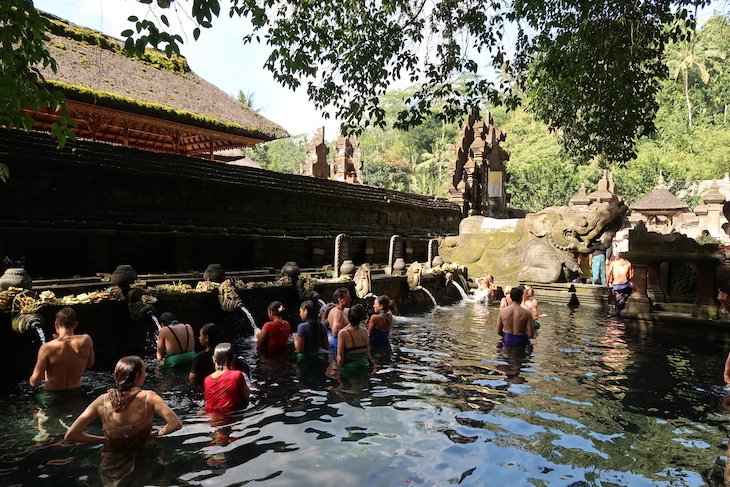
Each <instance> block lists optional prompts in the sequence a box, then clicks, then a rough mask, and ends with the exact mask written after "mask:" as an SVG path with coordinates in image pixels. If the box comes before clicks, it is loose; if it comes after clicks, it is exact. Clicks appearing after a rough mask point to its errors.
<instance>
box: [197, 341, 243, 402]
mask: <svg viewBox="0 0 730 487" xmlns="http://www.w3.org/2000/svg"><path fill="white" fill-rule="evenodd" d="M234 359H235V356H234V355H233V351H232V350H231V344H230V343H219V344H218V345H217V346H216V347H215V350H214V351H213V363H214V364H215V369H216V370H215V372H213V373H212V374H210V375H209V376H207V377H206V378H205V380H204V381H203V387H204V389H205V410H206V411H207V412H209V413H213V414H229V413H232V412H233V411H236V410H238V409H242V408H243V407H245V405H246V402H247V401H248V396H249V394H250V390H249V388H248V386H247V385H246V379H245V378H244V377H243V373H242V372H241V371H240V370H233V368H232V363H233V360H234Z"/></svg>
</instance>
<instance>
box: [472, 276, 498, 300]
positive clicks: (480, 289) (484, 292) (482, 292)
mask: <svg viewBox="0 0 730 487" xmlns="http://www.w3.org/2000/svg"><path fill="white" fill-rule="evenodd" d="M496 289H497V287H496V286H495V285H494V277H492V276H490V275H486V276H483V277H479V278H477V288H476V289H475V290H474V299H475V300H476V301H477V302H479V303H486V304H492V301H494V291H495V290H496Z"/></svg>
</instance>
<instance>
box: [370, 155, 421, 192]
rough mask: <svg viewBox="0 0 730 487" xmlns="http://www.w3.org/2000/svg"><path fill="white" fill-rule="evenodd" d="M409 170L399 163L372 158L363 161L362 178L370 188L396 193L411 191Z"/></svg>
mask: <svg viewBox="0 0 730 487" xmlns="http://www.w3.org/2000/svg"><path fill="white" fill-rule="evenodd" d="M411 175H412V172H411V169H410V168H409V167H408V166H407V165H405V164H403V163H399V162H389V161H387V160H386V159H385V158H383V157H382V156H378V155H376V156H374V157H373V158H372V159H368V160H366V161H365V165H364V167H363V177H364V178H365V181H367V183H368V184H369V185H371V186H377V187H379V188H385V189H394V190H397V191H410V190H411Z"/></svg>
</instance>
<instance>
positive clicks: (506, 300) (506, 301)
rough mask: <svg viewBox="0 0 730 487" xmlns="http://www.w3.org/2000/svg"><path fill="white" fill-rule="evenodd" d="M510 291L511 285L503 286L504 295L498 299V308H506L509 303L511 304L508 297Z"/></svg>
mask: <svg viewBox="0 0 730 487" xmlns="http://www.w3.org/2000/svg"><path fill="white" fill-rule="evenodd" d="M510 291H512V286H505V287H504V297H502V299H501V300H500V301H499V309H502V308H506V307H507V306H509V305H510V304H512V298H511V297H510Z"/></svg>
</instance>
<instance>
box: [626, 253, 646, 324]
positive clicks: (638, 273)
mask: <svg viewBox="0 0 730 487" xmlns="http://www.w3.org/2000/svg"><path fill="white" fill-rule="evenodd" d="M632 265H633V266H634V288H633V290H632V292H631V296H630V297H629V299H628V301H626V312H627V313H629V314H645V313H649V312H651V302H650V301H649V297H648V296H647V294H646V273H647V267H648V264H646V263H645V262H634V261H632Z"/></svg>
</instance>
